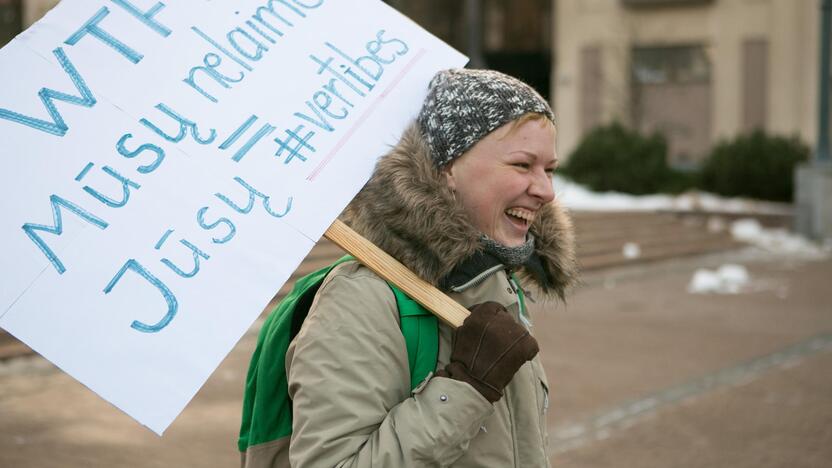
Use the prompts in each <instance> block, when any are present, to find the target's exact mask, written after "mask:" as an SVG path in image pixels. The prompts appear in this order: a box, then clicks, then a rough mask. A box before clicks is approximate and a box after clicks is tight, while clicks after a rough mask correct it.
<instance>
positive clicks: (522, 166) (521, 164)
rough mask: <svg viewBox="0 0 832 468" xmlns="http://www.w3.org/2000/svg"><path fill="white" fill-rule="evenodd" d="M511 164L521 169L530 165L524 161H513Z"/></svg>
mask: <svg viewBox="0 0 832 468" xmlns="http://www.w3.org/2000/svg"><path fill="white" fill-rule="evenodd" d="M513 165H514V167H519V168H521V169H528V168H529V167H531V166H530V165H529V163H525V162H518V163H514V164H513Z"/></svg>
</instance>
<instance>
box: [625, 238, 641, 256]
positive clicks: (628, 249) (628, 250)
mask: <svg viewBox="0 0 832 468" xmlns="http://www.w3.org/2000/svg"><path fill="white" fill-rule="evenodd" d="M621 255H623V256H624V258H626V259H630V260H632V259H635V258H639V257H641V247H639V246H638V244H636V243H635V242H627V243H626V244H624V246H623V247H622V248H621Z"/></svg>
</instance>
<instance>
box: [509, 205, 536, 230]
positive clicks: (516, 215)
mask: <svg viewBox="0 0 832 468" xmlns="http://www.w3.org/2000/svg"><path fill="white" fill-rule="evenodd" d="M505 213H506V215H507V216H508V218H509V219H510V220H511V221H512V222H513V223H514V224H517V225H519V226H522V227H524V228H528V227H529V226H530V225H531V224H532V221H534V212H533V211H530V210H527V209H524V208H509V209H507V210H506V211H505Z"/></svg>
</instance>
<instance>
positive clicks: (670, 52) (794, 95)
mask: <svg viewBox="0 0 832 468" xmlns="http://www.w3.org/2000/svg"><path fill="white" fill-rule="evenodd" d="M554 11H555V13H554V18H555V28H554V41H553V42H554V44H555V48H554V50H555V52H554V54H555V60H554V66H553V73H552V89H553V96H552V101H553V105H554V108H555V110H556V114H557V116H558V124H559V125H558V127H559V131H558V149H559V153H560V154H561V155H562V156H564V157H566V156H568V154H569V153H570V152H571V151H572V150H573V149H574V148H575V146H576V145H577V144H578V143H579V141H580V139H581V137H582V136H583V135H584V134H585V133H586V132H587V131H589V130H590V129H592V128H593V127H595V126H597V125H601V124H605V123H609V122H612V121H620V122H622V123H624V124H625V125H627V126H629V127H631V128H635V129H638V130H641V131H643V132H648V133H649V132H653V131H659V132H662V133H663V134H664V135H665V136H666V137H667V139H668V144H669V153H670V155H669V158H670V161H669V162H670V163H671V164H673V165H675V166H677V167H685V166H695V165H697V164H698V163H699V162H700V161H701V160H702V158H703V157H704V156H705V155H706V153H707V151H708V150H709V148H710V147H711V146H712V145H713V144H714V143H715V142H717V141H718V140H720V139H723V138H730V137H733V136H735V135H737V134H738V133H741V132H746V131H750V130H752V129H755V128H760V129H763V130H765V131H767V132H770V133H775V134H782V135H794V134H796V135H798V136H799V137H800V138H801V139H802V140H803V141H805V142H807V143H814V141H815V137H816V134H817V123H816V122H817V112H818V106H817V93H818V82H817V80H818V61H819V49H818V35H819V29H820V25H819V22H820V20H819V11H820V5H819V0H555V10H554Z"/></svg>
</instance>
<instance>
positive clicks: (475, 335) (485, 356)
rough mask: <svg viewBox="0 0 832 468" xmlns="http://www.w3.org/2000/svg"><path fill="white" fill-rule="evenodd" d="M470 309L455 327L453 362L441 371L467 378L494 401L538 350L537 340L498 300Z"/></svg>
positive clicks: (440, 372) (445, 374)
mask: <svg viewBox="0 0 832 468" xmlns="http://www.w3.org/2000/svg"><path fill="white" fill-rule="evenodd" d="M470 310H471V315H469V316H468V318H466V319H465V321H464V322H463V323H462V326H460V327H459V328H457V329H456V330H455V331H454V340H453V348H452V349H451V362H450V363H449V364H448V365H447V366H445V369H442V370H440V371H439V372H437V375H438V376H440V377H450V378H452V379H454V380H460V381H462V382H467V383H469V384H470V385H471V386H472V387H474V388H475V389H476V390H477V391H478V392H480V394H482V396H484V397H485V398H486V399H487V400H488V401H490V402H491V403H494V402H495V401H497V400H499V399H500V398H502V396H503V389H504V388H505V387H506V385H508V383H509V381H511V378H512V377H514V374H515V373H516V372H517V370H518V369H520V366H522V365H523V364H524V363H526V361H528V360H530V359H531V358H533V357H534V356H535V355H536V354H537V352H538V347H537V340H535V339H534V337H532V336H531V335H530V334H529V331H528V330H526V328H525V327H524V326H523V325H520V324H519V323H517V321H516V320H514V318H513V317H512V316H511V314H509V313H508V311H506V309H505V308H503V306H501V305H500V304H497V303H496V302H485V303H483V304H477V305H475V306H473V307H471V308H470Z"/></svg>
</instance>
